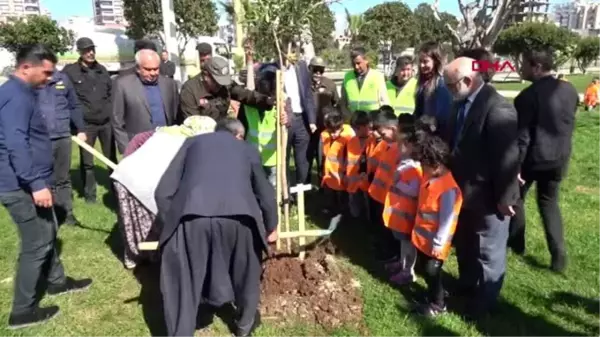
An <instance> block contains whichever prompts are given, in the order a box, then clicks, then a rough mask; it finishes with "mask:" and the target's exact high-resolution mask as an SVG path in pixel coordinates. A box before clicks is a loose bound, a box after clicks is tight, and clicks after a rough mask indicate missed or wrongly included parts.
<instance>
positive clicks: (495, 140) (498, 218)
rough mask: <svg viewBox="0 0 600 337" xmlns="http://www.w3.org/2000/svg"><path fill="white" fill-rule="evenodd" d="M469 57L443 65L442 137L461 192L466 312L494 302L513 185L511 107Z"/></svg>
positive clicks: (459, 247)
mask: <svg viewBox="0 0 600 337" xmlns="http://www.w3.org/2000/svg"><path fill="white" fill-rule="evenodd" d="M473 61H474V60H473V59H471V58H468V57H459V58H457V59H455V60H454V61H452V62H451V63H450V64H449V65H448V66H447V67H446V69H445V71H444V77H445V80H446V85H447V86H448V89H449V90H450V92H451V93H452V95H453V96H454V99H455V102H456V104H455V109H453V110H454V111H453V113H452V114H451V116H450V119H449V122H448V125H447V127H448V128H447V129H446V140H447V141H448V143H449V144H450V148H451V149H452V156H451V162H450V165H449V168H450V170H451V172H452V175H453V176H454V179H455V180H456V182H457V183H458V185H459V186H460V189H461V191H462V194H463V198H464V201H463V206H462V209H461V213H460V217H459V220H458V226H457V229H456V234H455V240H454V244H455V247H456V257H457V260H458V269H459V283H460V285H461V292H462V293H463V294H464V295H467V296H468V297H469V298H470V299H472V303H471V306H470V310H471V312H470V314H473V315H476V316H479V315H481V314H485V313H486V312H488V311H489V310H490V309H492V307H493V306H494V305H495V304H496V300H497V298H498V295H499V294H500V289H501V288H502V283H503V280H504V274H505V272H506V242H507V240H508V226H509V221H510V217H511V216H513V215H514V214H515V210H514V206H515V205H516V204H517V201H518V195H519V186H518V182H517V175H518V173H519V149H518V147H517V113H516V111H515V109H514V108H513V106H512V104H510V103H509V102H508V101H507V100H506V99H505V98H504V97H502V96H501V95H500V94H499V93H498V92H497V91H496V90H495V89H494V88H493V87H492V86H490V85H486V84H485V83H484V80H483V78H482V76H481V74H480V73H478V72H476V71H474V70H473V68H472V64H473Z"/></svg>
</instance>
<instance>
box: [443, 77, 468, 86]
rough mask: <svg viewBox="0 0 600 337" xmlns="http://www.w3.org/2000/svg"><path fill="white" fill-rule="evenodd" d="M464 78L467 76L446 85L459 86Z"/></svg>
mask: <svg viewBox="0 0 600 337" xmlns="http://www.w3.org/2000/svg"><path fill="white" fill-rule="evenodd" d="M465 78H467V76H463V77H461V78H459V79H458V80H457V81H456V82H450V83H446V85H447V86H450V85H451V86H453V87H454V86H456V85H457V84H459V83H460V82H461V81H462V80H464V79H465Z"/></svg>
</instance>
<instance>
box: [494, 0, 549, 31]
mask: <svg viewBox="0 0 600 337" xmlns="http://www.w3.org/2000/svg"><path fill="white" fill-rule="evenodd" d="M499 2H500V1H499V0H492V1H490V2H489V3H488V9H489V10H490V11H493V10H494V9H496V7H498V5H499ZM549 10H550V0H519V1H518V4H517V5H516V6H515V8H514V9H513V12H512V13H511V16H510V19H509V21H508V23H507V24H508V25H511V24H514V23H519V22H532V21H533V22H536V21H537V22H543V21H547V20H548V19H549Z"/></svg>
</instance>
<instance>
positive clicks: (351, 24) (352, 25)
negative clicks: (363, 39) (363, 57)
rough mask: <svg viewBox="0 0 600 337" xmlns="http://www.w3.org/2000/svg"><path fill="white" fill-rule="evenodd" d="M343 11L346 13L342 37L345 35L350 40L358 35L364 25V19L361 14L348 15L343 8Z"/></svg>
mask: <svg viewBox="0 0 600 337" xmlns="http://www.w3.org/2000/svg"><path fill="white" fill-rule="evenodd" d="M344 10H345V11H346V24H347V26H346V31H345V32H344V35H346V37H347V38H348V39H349V40H352V39H355V38H356V37H357V36H359V35H360V31H361V29H362V27H363V26H364V24H365V23H366V22H365V18H364V16H363V15H362V14H350V12H348V9H347V8H344Z"/></svg>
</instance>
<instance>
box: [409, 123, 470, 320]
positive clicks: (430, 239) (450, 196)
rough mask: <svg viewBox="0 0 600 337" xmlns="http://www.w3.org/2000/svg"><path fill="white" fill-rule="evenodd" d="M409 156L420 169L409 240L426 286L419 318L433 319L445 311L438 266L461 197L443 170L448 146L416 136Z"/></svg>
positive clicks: (445, 254)
mask: <svg viewBox="0 0 600 337" xmlns="http://www.w3.org/2000/svg"><path fill="white" fill-rule="evenodd" d="M413 157H414V158H415V160H418V161H419V162H420V163H421V167H422V168H423V182H422V184H421V188H420V190H419V201H418V203H417V204H418V206H417V217H416V220H415V226H414V228H413V231H412V235H411V241H412V243H413V245H414V246H415V248H416V249H417V267H420V269H421V270H422V274H423V277H424V279H425V282H426V283H427V293H428V294H427V300H426V302H425V303H423V304H422V305H421V306H420V307H419V312H420V313H421V314H423V315H426V316H429V317H434V316H438V315H439V314H442V313H444V312H445V311H446V305H445V301H444V287H443V284H442V266H443V264H444V261H445V260H446V259H447V258H448V255H449V254H450V249H451V248H452V236H453V235H454V232H455V231H456V224H457V221H458V215H459V213H460V208H461V206H462V201H463V199H462V194H461V191H460V188H459V187H458V185H457V184H456V181H455V180H454V178H453V177H452V173H450V171H449V170H448V168H447V167H446V164H447V160H448V157H449V150H448V146H447V145H446V143H445V142H444V141H442V140H441V139H440V138H439V137H437V136H433V135H431V134H430V135H424V136H422V137H417V141H416V144H415V146H414V147H413Z"/></svg>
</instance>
